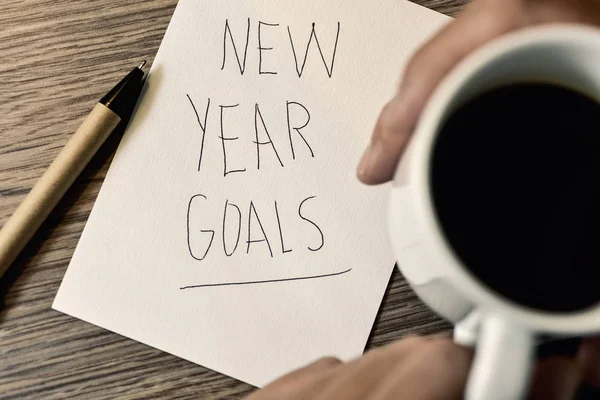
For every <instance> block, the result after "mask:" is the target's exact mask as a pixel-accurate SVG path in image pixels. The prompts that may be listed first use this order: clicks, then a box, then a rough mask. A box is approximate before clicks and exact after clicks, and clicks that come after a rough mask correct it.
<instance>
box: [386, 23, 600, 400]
mask: <svg viewBox="0 0 600 400" xmlns="http://www.w3.org/2000/svg"><path fill="white" fill-rule="evenodd" d="M536 81H537V82H550V83H555V84H559V85H563V86H567V87H569V88H572V89H574V90H577V91H580V92H583V93H585V94H587V95H589V96H591V97H592V98H595V99H600V31H599V30H597V29H594V28H587V27H582V26H572V25H560V26H559V25H555V26H547V27H540V28H533V29H529V30H522V31H519V32H517V33H513V34H510V35H507V36H505V37H502V38H500V39H498V40H496V41H494V42H492V43H490V44H489V45H487V46H485V47H484V48H482V49H480V50H479V51H477V52H475V53H473V54H472V55H471V56H469V57H468V58H467V59H465V60H464V61H463V62H461V63H460V64H459V65H458V66H457V67H456V68H455V69H454V70H453V71H452V72H451V73H450V74H449V75H448V76H447V77H446V78H445V79H444V80H443V82H442V83H441V84H440V86H439V87H438V89H437V90H436V92H435V93H434V95H433V96H432V97H431V99H430V101H429V102H428V104H427V106H426V107H425V109H424V111H423V113H422V115H421V118H420V121H419V124H418V126H417V129H416V131H415V134H414V136H413V138H412V139H411V141H410V144H409V145H408V147H407V149H406V151H405V153H404V155H403V157H402V160H401V162H400V164H399V165H398V168H397V170H396V175H395V177H394V181H393V184H392V190H391V199H390V210H389V213H390V235H391V240H392V244H393V248H394V251H395V255H396V258H397V260H398V266H399V268H400V270H401V271H402V274H403V275H404V276H405V277H406V279H407V280H408V281H409V283H410V284H411V285H412V287H413V288H414V290H415V292H416V293H417V294H418V295H419V296H420V297H421V298H422V299H423V301H424V302H425V303H426V304H428V305H429V306H430V307H431V308H432V309H433V310H435V311H436V312H437V313H439V314H440V315H442V316H443V317H445V318H447V319H449V320H450V321H452V322H454V323H455V324H456V327H455V332H454V339H455V341H457V342H459V343H461V344H464V345H470V346H473V345H476V353H475V359H474V362H473V365H472V368H471V372H470V376H469V381H468V384H467V389H466V398H467V399H470V400H490V399H502V400H504V399H519V398H522V397H523V396H525V395H526V393H527V390H528V383H529V375H530V370H531V365H532V362H533V354H534V345H535V342H536V340H537V338H539V336H540V335H551V336H554V337H567V336H583V335H590V334H593V333H600V304H597V305H596V306H595V307H592V308H590V309H586V310H583V311H579V312H572V313H566V314H565V313H562V314H555V313H551V312H543V311H535V310H532V309H529V308H525V307H522V306H520V305H519V304H516V303H514V302H510V301H508V300H505V299H504V298H502V297H500V296H499V295H497V294H495V293H494V292H492V291H490V290H488V289H487V288H486V287H484V286H483V285H482V284H481V283H479V281H477V280H476V279H475V278H474V277H473V276H472V275H471V274H470V273H469V272H468V271H467V270H466V269H465V267H464V265H463V264H462V263H461V261H460V260H459V259H458V258H457V257H456V256H455V255H454V253H453V251H452V250H451V248H450V245H449V244H448V242H447V241H446V239H445V237H444V235H443V233H442V230H441V227H440V226H439V221H438V220H437V219H436V216H435V213H434V209H433V202H432V199H431V191H430V184H429V179H430V176H429V174H430V167H429V166H430V157H431V154H432V148H433V143H434V142H435V140H436V138H437V134H438V132H439V130H440V128H441V127H442V125H443V123H444V120H445V119H446V117H447V116H448V115H449V113H451V112H452V111H453V110H455V109H456V108H457V107H458V106H460V105H462V104H464V103H465V102H466V101H468V100H469V99H472V98H473V97H475V96H477V95H478V94H481V93H482V92H484V91H486V90H489V89H491V88H494V87H498V86H502V85H505V84H509V83H516V82H536ZM515 279H518V277H515ZM599 290H600V285H599Z"/></svg>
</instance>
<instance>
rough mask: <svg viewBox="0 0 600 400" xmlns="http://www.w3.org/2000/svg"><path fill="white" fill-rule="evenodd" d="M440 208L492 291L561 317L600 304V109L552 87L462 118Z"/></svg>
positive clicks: (447, 228)
mask: <svg viewBox="0 0 600 400" xmlns="http://www.w3.org/2000/svg"><path fill="white" fill-rule="evenodd" d="M431 187H432V193H433V200H434V206H435V209H436V213H437V216H438V218H439V221H440V225H441V227H442V230H443V232H444V234H445V236H446V238H447V240H448V242H449V243H450V245H451V247H452V248H453V250H454V252H455V253H456V255H457V256H458V257H459V258H460V259H461V260H462V262H463V263H464V264H465V265H466V267H467V268H468V269H469V270H470V271H471V272H472V274H473V275H475V276H476V277H477V278H478V279H479V280H480V281H481V282H483V284H484V285H486V286H487V287H489V288H491V289H492V290H494V291H496V292H497V293H499V294H500V295H502V296H504V297H505V298H508V299H511V300H513V301H514V302H517V303H520V304H522V305H525V306H528V307H532V308H536V309H541V310H548V311H556V312H568V311H576V310H581V309H583V308H586V307H589V306H591V305H594V304H595V303H597V302H599V301H600V105H599V104H598V103H597V102H596V101H594V100H592V99H591V98H589V97H586V96H584V95H582V94H579V93H577V92H574V91H571V90H569V89H565V88H562V87H558V86H554V85H550V84H538V83H531V84H516V85H513V86H507V87H502V88H498V89H495V90H492V91H490V92H488V93H485V94H483V95H481V96H479V97H477V98H476V99H474V100H472V101H470V102H469V103H467V104H465V105H464V106H461V107H460V108H459V109H458V110H456V111H455V112H453V113H452V114H451V115H450V117H449V118H448V119H447V121H446V122H445V123H444V126H443V128H442V130H441V133H440V134H439V137H438V140H437V143H436V145H435V148H434V152H433V157H432V162H431Z"/></svg>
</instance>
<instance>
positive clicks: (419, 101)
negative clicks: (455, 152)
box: [357, 0, 600, 184]
mask: <svg viewBox="0 0 600 400" xmlns="http://www.w3.org/2000/svg"><path fill="white" fill-rule="evenodd" d="M550 23H582V24H588V25H596V26H598V25H600V1H598V0H476V1H474V2H472V3H471V4H469V5H468V6H467V7H466V9H465V10H464V11H463V12H462V13H461V14H460V15H459V16H458V18H456V19H455V20H454V21H452V22H451V23H449V24H448V25H447V26H446V27H444V28H443V29H442V30H441V31H440V32H439V33H438V34H437V35H436V36H435V37H434V38H433V39H431V40H430V41H429V42H428V43H426V44H425V45H424V46H423V47H422V48H421V49H420V50H418V51H417V52H416V54H415V55H414V56H413V57H412V59H411V60H410V62H409V63H408V65H407V68H406V70H405V72H404V76H403V78H402V83H401V85H400V88H399V90H398V93H397V94H396V95H395V97H394V98H393V99H392V100H391V101H390V102H389V103H388V104H387V105H386V106H385V107H384V109H383V110H382V112H381V115H380V116H379V120H378V121H377V124H376V126H375V129H374V132H373V135H372V139H371V144H370V145H369V147H368V149H367V151H366V152H365V154H364V155H363V158H362V160H361V162H360V164H359V166H358V171H357V174H358V178H359V179H360V180H361V181H362V182H364V183H367V184H378V183H383V182H386V181H388V180H390V179H391V178H392V176H393V173H394V170H395V167H396V165H397V163H398V161H399V159H400V156H401V154H402V151H403V150H404V147H405V146H406V144H407V142H408V140H409V138H410V136H411V134H412V131H413V129H414V127H415V125H416V123H417V120H418V118H419V115H420V114H421V112H422V110H423V107H424V106H425V104H426V102H427V100H428V99H429V97H430V96H431V94H432V92H433V91H434V90H435V88H436V87H437V85H438V84H439V83H440V81H441V80H442V79H443V78H444V76H445V75H446V74H448V72H449V71H450V70H451V69H452V68H453V67H454V66H455V65H456V64H457V63H458V62H460V61H461V60H462V59H463V58H465V57H466V56H467V55H468V54H469V53H471V52H473V51H474V50H476V49H478V48H479V47H481V46H483V45H484V44H486V43H487V42H489V41H491V40H492V39H495V38H497V37H499V36H501V35H503V34H506V33H508V32H512V31H516V30H519V29H522V28H525V27H529V26H535V25H541V24H550Z"/></svg>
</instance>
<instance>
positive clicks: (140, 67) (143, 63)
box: [138, 60, 146, 69]
mask: <svg viewBox="0 0 600 400" xmlns="http://www.w3.org/2000/svg"><path fill="white" fill-rule="evenodd" d="M145 65H146V60H144V61H142V63H141V64H140V65H139V66H138V68H139V69H143V68H144V66H145Z"/></svg>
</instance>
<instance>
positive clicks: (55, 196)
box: [0, 61, 146, 278]
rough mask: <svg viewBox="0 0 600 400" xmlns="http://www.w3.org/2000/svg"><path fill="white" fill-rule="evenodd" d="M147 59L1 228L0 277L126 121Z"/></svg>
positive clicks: (102, 104) (92, 115)
mask: <svg viewBox="0 0 600 400" xmlns="http://www.w3.org/2000/svg"><path fill="white" fill-rule="evenodd" d="M145 65H146V61H143V62H142V63H141V64H140V65H139V66H138V67H136V68H134V69H133V70H132V71H131V72H130V73H129V74H127V76H125V78H123V79H122V80H121V81H120V82H119V83H118V84H117V85H116V86H115V87H114V88H113V89H112V90H111V91H109V92H108V93H107V94H106V95H105V96H104V97H102V99H100V101H99V102H98V104H96V106H95V107H94V108H93V109H92V112H91V113H90V114H89V115H88V116H87V118H86V119H85V120H84V121H83V123H82V124H81V126H80V127H79V129H77V131H76V132H75V134H74V135H73V136H72V137H71V139H69V141H68V142H67V144H66V145H65V147H64V148H63V149H62V150H61V151H60V153H59V154H58V156H57V157H56V158H55V159H54V161H53V162H52V164H50V166H49V167H48V169H47V170H46V171H45V172H44V174H43V175H42V177H41V178H40V179H39V181H38V182H37V183H36V184H35V186H34V187H33V188H32V189H31V191H30V192H29V193H28V194H27V196H26V197H25V199H23V201H22V202H21V204H19V206H18V207H17V209H16V210H15V212H14V213H13V215H12V216H11V217H10V218H9V219H8V221H6V223H5V224H4V226H3V227H2V229H0V278H1V277H2V276H3V275H4V273H5V272H6V270H7V269H8V267H9V266H10V265H11V264H12V262H13V261H14V260H15V258H17V256H18V255H19V253H20V252H21V250H22V249H23V247H25V245H26V244H27V242H29V240H30V239H31V237H32V236H33V235H34V233H35V232H36V231H37V230H38V228H39V227H40V225H41V224H42V222H44V220H45V219H46V218H47V217H48V215H49V214H50V212H51V211H52V210H53V209H54V207H55V206H56V204H57V203H58V202H59V200H60V199H61V198H62V196H63V195H64V194H65V192H66V191H67V189H69V187H70V186H71V185H72V184H73V182H74V181H75V179H76V178H77V176H79V174H80V173H81V171H83V169H84V168H85V166H86V165H87V164H88V162H89V161H90V160H91V159H92V157H93V156H94V154H95V153H96V152H97V151H98V149H99V148H100V146H101V145H102V143H104V141H105V140H106V139H107V138H108V136H110V134H111V133H112V132H113V131H114V130H115V128H116V127H117V125H119V123H120V122H121V121H124V123H126V122H127V121H128V120H129V117H130V116H131V113H132V112H133V109H134V107H135V103H136V102H137V99H138V97H139V95H140V92H141V89H142V86H143V84H144V71H143V68H144V66H145Z"/></svg>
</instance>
